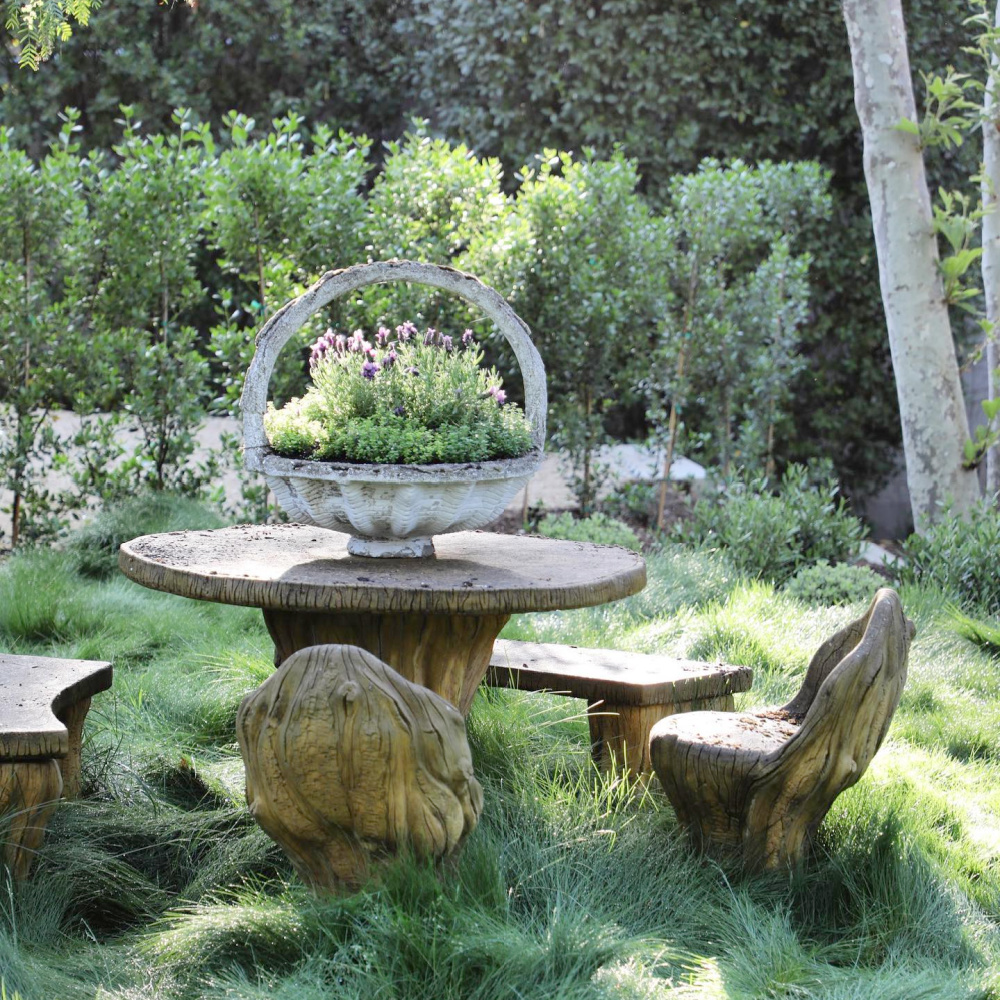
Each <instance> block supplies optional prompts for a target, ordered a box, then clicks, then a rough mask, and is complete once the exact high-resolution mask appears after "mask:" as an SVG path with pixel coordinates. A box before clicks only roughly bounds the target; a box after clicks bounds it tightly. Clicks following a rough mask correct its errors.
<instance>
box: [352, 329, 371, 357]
mask: <svg viewBox="0 0 1000 1000" xmlns="http://www.w3.org/2000/svg"><path fill="white" fill-rule="evenodd" d="M369 347H371V344H369V343H368V341H366V340H365V335H364V334H363V333H362V332H361V331H360V330H355V331H354V333H352V334H351V339H350V340H349V341H348V342H347V349H348V350H349V351H350V352H351V353H352V354H360V353H364V352H365V351H367V350H368V348H369Z"/></svg>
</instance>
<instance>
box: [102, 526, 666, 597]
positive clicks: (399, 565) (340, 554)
mask: <svg viewBox="0 0 1000 1000" xmlns="http://www.w3.org/2000/svg"><path fill="white" fill-rule="evenodd" d="M434 544H435V547H436V550H437V555H436V556H435V557H433V558H430V559H366V558H363V557H358V556H351V555H348V553H347V535H345V534H341V533H339V532H334V531H326V530H324V529H321V528H314V527H309V526H307V525H300V524H279V525H238V526H235V527H231V528H220V529H216V530H214V531H181V532H168V533H165V534H159V535H145V536H143V537H141V538H136V539H133V540H132V541H130V542H127V543H126V544H125V545H123V546H122V548H121V554H120V557H119V565H120V566H121V568H122V571H123V572H124V573H125V575H126V576H128V577H129V578H130V579H132V580H134V581H135V582H136V583H140V584H142V585H143V586H146V587H150V588H152V589H154V590H163V591H167V592H168V593H172V594H179V595H181V596H184V597H192V598H196V599H199V600H207V601H217V602H219V603H222V604H240V605H246V606H248V607H258V608H273V609H280V610H283V611H315V612H327V613H328V612H341V611H375V612H390V613H391V612H396V613H414V612H418V613H419V612H447V613H451V614H472V615H482V614H517V613H520V612H527V611H554V610H558V609H565V608H577V607H587V606H591V605H599V604H605V603H607V602H609V601H614V600H618V599H620V598H623V597H628V596H629V595H630V594H634V593H637V592H638V591H640V590H641V589H642V588H643V587H644V586H645V584H646V567H645V563H644V562H643V560H642V557H641V556H639V555H638V554H637V553H635V552H631V551H629V550H628V549H623V548H618V547H616V546H604V545H601V546H598V545H592V544H590V543H585V542H568V541H564V540H556V539H549V538H539V537H536V536H526V535H499V534H493V533H491V532H485V531H464V532H456V533H454V534H446V535H439V536H437V537H436V538H435V543H434Z"/></svg>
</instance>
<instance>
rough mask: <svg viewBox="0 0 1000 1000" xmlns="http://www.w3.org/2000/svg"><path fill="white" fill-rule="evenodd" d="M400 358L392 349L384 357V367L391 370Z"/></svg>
mask: <svg viewBox="0 0 1000 1000" xmlns="http://www.w3.org/2000/svg"><path fill="white" fill-rule="evenodd" d="M398 358H399V355H398V354H397V353H396V352H395V351H394V350H393V349H392V348H391V347H390V348H389V350H388V351H387V352H386V353H385V354H384V355H383V357H382V367H383V368H391V367H392V366H393V365H394V364H395V363H396V361H397V359H398Z"/></svg>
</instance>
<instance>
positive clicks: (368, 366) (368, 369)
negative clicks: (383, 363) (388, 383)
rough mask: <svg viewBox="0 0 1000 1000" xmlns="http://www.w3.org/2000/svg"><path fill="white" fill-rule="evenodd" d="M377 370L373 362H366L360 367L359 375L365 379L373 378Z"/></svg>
mask: <svg viewBox="0 0 1000 1000" xmlns="http://www.w3.org/2000/svg"><path fill="white" fill-rule="evenodd" d="M378 370H379V367H378V365H377V364H376V363H375V362H374V361H366V362H365V363H364V364H363V365H362V366H361V374H362V375H364V377H365V378H366V379H369V380H371V379H373V378H375V373H376V372H377V371H378Z"/></svg>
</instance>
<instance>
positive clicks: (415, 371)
mask: <svg viewBox="0 0 1000 1000" xmlns="http://www.w3.org/2000/svg"><path fill="white" fill-rule="evenodd" d="M406 374H407V375H419V374H420V369H419V368H414V367H413V365H410V367H409V368H407V369H406Z"/></svg>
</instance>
